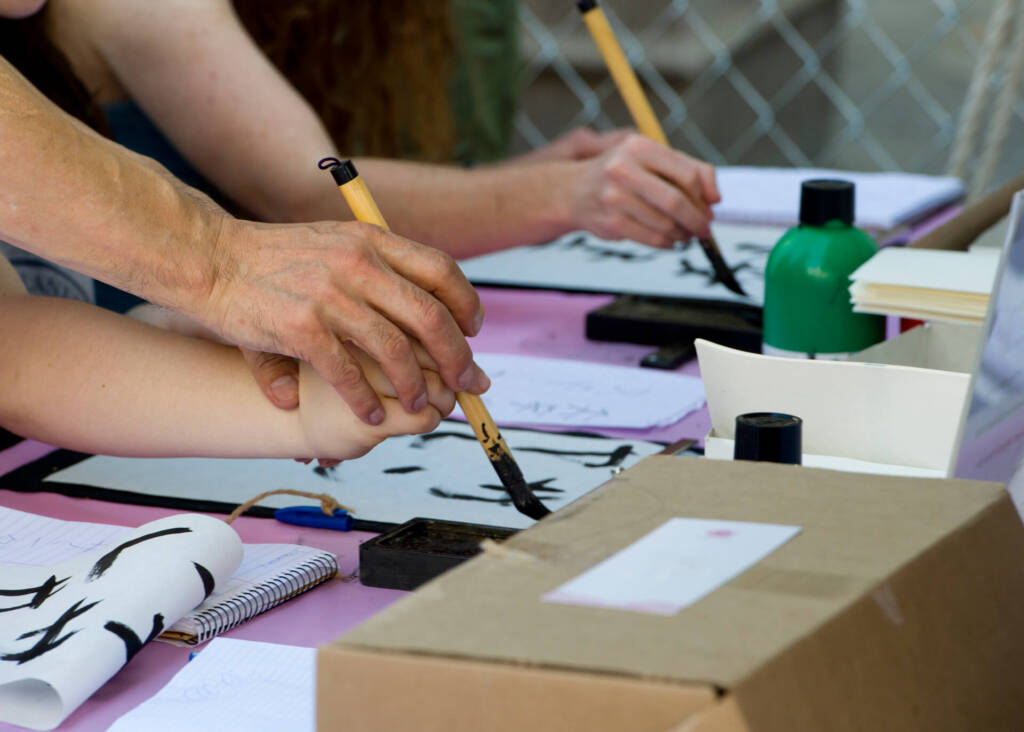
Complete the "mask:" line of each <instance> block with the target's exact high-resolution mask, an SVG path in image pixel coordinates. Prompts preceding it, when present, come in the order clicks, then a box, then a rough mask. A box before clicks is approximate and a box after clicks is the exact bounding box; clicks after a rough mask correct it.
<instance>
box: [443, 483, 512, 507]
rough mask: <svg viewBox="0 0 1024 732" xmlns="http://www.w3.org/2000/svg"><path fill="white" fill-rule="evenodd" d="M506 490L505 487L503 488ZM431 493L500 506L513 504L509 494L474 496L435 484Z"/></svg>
mask: <svg viewBox="0 0 1024 732" xmlns="http://www.w3.org/2000/svg"><path fill="white" fill-rule="evenodd" d="M502 490H503V491H504V490H505V489H504V487H503V488H502ZM428 492H429V493H430V495H432V496H436V497H437V498H453V499H456V500H459V501H480V502H481V503H497V504H498V505H499V506H511V505H512V498H511V496H509V495H508V494H506V495H505V497H504V498H488V497H487V496H474V495H473V494H471V493H452V492H451V491H444V490H441V489H440V488H438V487H437V486H433V487H432V488H431V489H430V490H429V491H428Z"/></svg>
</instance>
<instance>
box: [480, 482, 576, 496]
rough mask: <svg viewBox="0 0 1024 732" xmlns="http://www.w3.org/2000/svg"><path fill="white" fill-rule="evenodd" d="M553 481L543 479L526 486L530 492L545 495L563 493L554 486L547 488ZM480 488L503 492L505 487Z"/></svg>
mask: <svg viewBox="0 0 1024 732" xmlns="http://www.w3.org/2000/svg"><path fill="white" fill-rule="evenodd" d="M553 480H554V478H545V479H544V480H536V481H532V482H530V483H527V484H526V485H527V486H528V487H529V489H530V490H531V491H544V492H546V493H565V491H564V490H562V489H561V488H555V487H554V486H549V485H548V483H550V482H551V481H553ZM480 487H481V488H486V489H487V490H489V491H504V490H506V488H505V486H503V485H494V484H493V483H481V484H480Z"/></svg>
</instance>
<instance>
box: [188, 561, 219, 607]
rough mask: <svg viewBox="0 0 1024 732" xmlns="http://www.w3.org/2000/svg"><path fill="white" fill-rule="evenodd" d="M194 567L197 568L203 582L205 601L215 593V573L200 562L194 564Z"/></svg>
mask: <svg viewBox="0 0 1024 732" xmlns="http://www.w3.org/2000/svg"><path fill="white" fill-rule="evenodd" d="M192 566H193V567H195V568H196V572H198V573H199V579H201V580H202V581H203V599H204V600H205V599H206V598H208V597H209V596H210V594H211V593H212V592H213V586H214V585H215V584H216V582H215V581H214V579H213V573H212V572H210V570H208V569H207V568H206V567H204V566H203V565H201V564H200V563H199V562H192Z"/></svg>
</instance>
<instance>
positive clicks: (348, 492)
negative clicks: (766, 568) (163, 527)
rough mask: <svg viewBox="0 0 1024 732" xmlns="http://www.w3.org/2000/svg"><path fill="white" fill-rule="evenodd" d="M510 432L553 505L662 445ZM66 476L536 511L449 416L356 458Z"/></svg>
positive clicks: (67, 475)
mask: <svg viewBox="0 0 1024 732" xmlns="http://www.w3.org/2000/svg"><path fill="white" fill-rule="evenodd" d="M501 433H502V435H503V436H504V437H505V441H506V442H507V443H508V445H509V449H510V450H511V451H512V454H513V455H514V456H515V459H516V462H517V463H519V467H520V468H522V471H523V475H524V476H525V477H526V479H527V480H528V481H530V482H531V483H533V484H534V485H533V487H534V491H535V492H536V494H537V497H538V498H540V499H541V500H542V501H543V502H544V503H545V505H547V507H548V508H550V509H552V510H556V509H559V508H561V507H562V506H565V505H567V504H568V503H570V502H571V501H574V500H575V499H577V498H579V497H580V496H582V495H583V494H584V493H587V492H588V491H590V490H592V489H594V488H596V487H597V486H599V485H601V484H602V483H604V482H605V481H607V480H608V479H609V478H611V475H612V473H611V469H612V468H614V467H619V466H621V467H623V468H628V467H629V466H630V465H633V464H634V463H636V462H637V461H639V460H640V458H643V457H646V456H647V455H652V454H654V453H656V452H659V451H661V449H662V448H663V445H660V444H657V443H654V442H645V441H643V440H624V439H606V438H601V437H583V436H578V435H562V434H553V433H547V432H536V431H532V430H518V429H502V431H501ZM52 481H62V482H65V483H77V484H81V485H91V486H97V487H102V488H112V489H115V490H123V491H131V492H133V493H143V494H146V495H155V496H170V497H174V498H181V499H200V500H214V501H224V502H226V503H233V504H239V503H242V502H243V501H247V500H248V499H250V498H252V497H253V496H254V495H256V494H258V493H261V492H263V491H269V490H273V489H275V488H294V489H297V490H305V491H310V492H313V493H322V492H325V491H326V492H327V493H330V494H331V495H332V496H334V497H335V498H336V499H337V500H338V501H339V502H340V503H342V504H344V505H346V506H351V507H352V508H354V509H355V511H356V514H355V517H356V518H358V519H364V520H368V521H380V522H384V523H393V524H401V523H404V522H406V521H408V520H409V519H411V518H416V517H417V516H423V517H426V518H435V519H448V520H452V521H470V522H473V523H479V524H490V525H492V526H503V527H508V528H512V529H521V528H525V527H527V526H531V525H533V523H534V520H533V519H531V518H529V517H528V516H524V515H523V514H521V513H519V512H518V511H517V510H516V509H515V507H514V506H513V505H512V503H511V501H510V499H509V497H508V494H507V493H506V492H505V490H504V488H502V487H501V484H500V483H499V482H498V478H497V476H495V474H494V470H493V469H492V468H491V465H490V462H489V461H488V460H487V457H486V456H485V455H484V453H483V450H481V449H480V443H479V442H477V440H476V437H475V436H474V435H473V431H472V430H471V429H470V427H469V426H468V425H466V424H464V423H461V422H450V421H449V422H442V423H441V426H440V427H438V429H437V430H435V431H434V432H432V433H430V434H428V435H417V436H401V437H392V438H390V439H388V440H385V441H384V442H383V443H381V444H380V445H378V446H377V447H375V448H374V449H373V450H372V451H371V452H370V453H369V454H367V455H364V456H363V457H361V458H359V459H358V460H347V461H345V462H343V463H341V464H340V465H338V466H337V467H336V468H327V469H324V468H318V467H316V466H315V465H302V464H301V463H296V462H294V461H292V460H218V459H211V458H173V459H155V458H112V457H102V456H100V457H92V458H89V459H87V460H83V461H82V462H80V463H78V464H77V465H72V466H71V467H69V468H65V469H64V470H60V471H58V472H56V473H53V474H51V475H50V476H49V477H47V478H46V482H52ZM294 503H295V498H294V497H292V496H270V497H269V498H266V499H264V500H263V501H260V505H261V506H269V507H272V508H283V507H285V506H291V505H294Z"/></svg>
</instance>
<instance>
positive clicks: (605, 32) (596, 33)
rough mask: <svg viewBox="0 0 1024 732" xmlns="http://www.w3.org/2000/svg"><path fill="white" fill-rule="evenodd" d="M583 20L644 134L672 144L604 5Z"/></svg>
mask: <svg viewBox="0 0 1024 732" xmlns="http://www.w3.org/2000/svg"><path fill="white" fill-rule="evenodd" d="M583 22H584V23H585V24H586V26H587V29H588V30H589V31H590V35H591V36H592V37H593V39H594V43H596V44H597V50H598V51H600V53H601V56H602V57H603V58H604V62H605V65H607V66H608V71H609V72H610V73H611V75H612V79H614V81H615V86H616V87H618V89H619V94H621V95H622V100H623V101H624V102H625V103H626V107H627V108H628V109H629V113H630V115H631V116H632V117H633V121H634V122H635V123H636V126H637V128H638V129H639V130H640V134H642V135H644V136H645V137H649V138H651V139H652V140H654V141H655V142H660V143H661V144H662V145H665V146H666V147H668V138H666V137H665V132H664V130H662V129H661V124H659V122H658V118H657V117H656V116H654V110H653V109H651V104H650V102H648V101H647V96H646V95H645V94H644V92H643V89H641V88H640V82H639V81H638V80H637V78H636V73H635V72H634V71H633V67H632V66H630V65H629V61H628V60H627V59H626V54H625V53H623V52H622V46H620V45H619V41H618V39H617V38H616V37H615V33H614V31H612V27H611V25H609V24H608V17H607V16H606V15H605V14H604V10H602V9H601V6H600V5H595V6H594V7H593V8H591V9H590V10H587V11H586V12H584V13H583Z"/></svg>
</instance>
